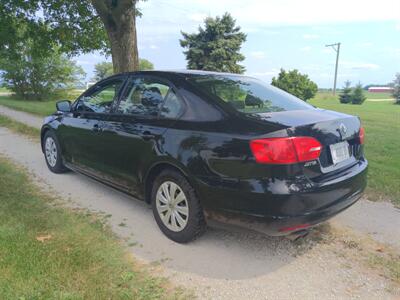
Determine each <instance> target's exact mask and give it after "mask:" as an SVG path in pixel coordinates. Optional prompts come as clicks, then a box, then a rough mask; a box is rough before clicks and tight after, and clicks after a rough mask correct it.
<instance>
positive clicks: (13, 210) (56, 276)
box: [0, 157, 185, 299]
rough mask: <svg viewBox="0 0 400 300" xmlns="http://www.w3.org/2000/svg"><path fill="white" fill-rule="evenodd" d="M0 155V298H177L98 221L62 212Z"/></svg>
mask: <svg viewBox="0 0 400 300" xmlns="http://www.w3.org/2000/svg"><path fill="white" fill-rule="evenodd" d="M54 201H55V199H54V198H52V197H50V196H49V195H47V194H44V193H43V192H41V191H39V190H38V189H37V187H35V186H34V185H33V184H32V183H31V182H30V181H29V177H28V175H27V174H25V172H24V171H23V170H19V169H18V167H16V166H15V165H13V164H11V163H10V162H9V161H7V160H6V159H4V158H2V157H0V299H160V298H163V299H165V298H169V299H175V298H179V299H182V298H184V297H185V296H184V295H183V293H182V291H180V290H175V289H173V288H172V287H171V286H169V284H168V283H167V282H166V279H163V278H157V277H153V276H151V275H150V274H149V272H148V271H146V270H145V269H144V267H143V266H141V265H139V264H137V263H135V262H134V261H133V258H131V257H130V256H129V255H128V253H127V252H126V251H125V249H124V247H123V246H122V245H121V244H120V243H119V242H118V241H117V239H116V238H115V237H114V235H113V234H112V233H111V231H110V230H109V229H107V226H105V225H104V221H102V220H101V219H100V218H99V217H96V216H93V215H91V214H88V213H87V212H80V213H78V212H73V211H71V210H68V209H66V208H60V207H58V206H57V205H56V203H55V202H54Z"/></svg>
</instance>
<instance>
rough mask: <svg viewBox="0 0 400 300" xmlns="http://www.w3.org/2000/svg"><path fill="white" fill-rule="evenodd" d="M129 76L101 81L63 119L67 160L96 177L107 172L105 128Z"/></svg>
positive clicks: (80, 98)
mask: <svg viewBox="0 0 400 300" xmlns="http://www.w3.org/2000/svg"><path fill="white" fill-rule="evenodd" d="M125 80H126V76H123V75H121V76H115V77H112V78H110V79H107V80H104V81H101V82H99V83H97V84H96V85H94V86H93V87H92V88H90V89H89V90H88V91H87V92H85V93H84V94H83V95H82V96H81V97H79V98H78V100H77V101H76V102H75V103H74V106H73V113H72V114H70V115H69V116H66V117H64V118H63V119H62V125H61V127H60V134H61V135H62V138H61V140H62V141H63V146H64V149H65V155H64V156H65V158H66V160H67V162H70V163H72V164H74V165H75V167H77V168H78V169H81V170H82V171H85V172H88V173H91V174H93V175H95V176H97V177H99V176H101V175H102V173H103V172H104V167H105V165H104V159H103V155H104V152H103V150H102V149H103V148H104V147H105V144H106V143H107V141H106V140H104V138H103V136H102V128H103V126H104V123H105V122H106V121H107V120H108V117H109V114H110V112H111V111H112V108H113V105H114V104H115V103H116V101H117V100H118V98H119V96H120V92H121V91H122V87H123V85H124V82H125Z"/></svg>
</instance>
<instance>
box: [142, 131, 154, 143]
mask: <svg viewBox="0 0 400 300" xmlns="http://www.w3.org/2000/svg"><path fill="white" fill-rule="evenodd" d="M141 136H142V139H144V140H145V141H148V140H151V139H154V137H155V135H154V134H151V132H150V131H144V132H143V133H142V135H141Z"/></svg>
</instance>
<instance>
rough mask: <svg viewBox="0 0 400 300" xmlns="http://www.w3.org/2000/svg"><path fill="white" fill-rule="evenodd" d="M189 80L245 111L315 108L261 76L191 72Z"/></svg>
mask: <svg viewBox="0 0 400 300" xmlns="http://www.w3.org/2000/svg"><path fill="white" fill-rule="evenodd" d="M187 80H188V81H189V82H191V83H192V84H194V85H195V86H196V87H197V88H199V89H201V90H202V91H203V92H205V93H207V94H209V95H210V94H211V95H212V96H215V97H217V98H219V99H220V100H223V101H224V102H226V103H228V104H229V105H231V106H232V107H233V108H235V109H236V110H238V111H240V112H243V113H251V114H254V113H269V112H279V111H289V110H304V109H312V108H313V106H311V105H309V104H307V103H306V102H304V101H303V100H300V99H299V98H297V97H295V96H293V95H291V94H288V93H286V92H284V91H282V90H281V89H278V88H276V87H273V86H271V85H268V84H265V83H263V82H262V81H261V80H258V79H255V78H251V77H246V76H238V75H214V74H212V75H210V74H207V75H190V76H188V77H187Z"/></svg>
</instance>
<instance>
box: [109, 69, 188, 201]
mask: <svg viewBox="0 0 400 300" xmlns="http://www.w3.org/2000/svg"><path fill="white" fill-rule="evenodd" d="M181 109H182V102H180V100H179V99H178V96H177V94H176V93H175V91H174V89H173V88H172V86H171V84H170V83H169V82H168V81H166V80H164V79H162V78H158V77H154V76H149V75H134V76H131V77H130V78H129V79H128V82H127V83H126V87H125V88H124V92H123V95H122V96H121V99H120V101H119V103H118V104H116V106H115V107H114V110H113V112H112V114H111V115H110V117H109V119H108V121H107V122H105V124H104V127H103V131H102V136H103V139H104V140H105V141H107V142H106V143H105V147H104V148H103V149H102V150H103V151H104V155H103V156H104V158H105V165H106V168H107V174H106V176H107V179H108V180H110V181H112V182H113V183H114V184H115V185H118V186H121V187H124V188H125V189H126V190H127V191H129V192H130V193H132V194H140V193H141V182H142V181H143V178H144V176H145V172H146V170H147V168H148V166H149V165H151V164H152V163H153V162H155V161H157V159H159V156H162V155H163V144H164V141H163V133H164V132H165V131H166V130H167V129H168V127H169V126H170V125H171V124H172V123H173V122H174V121H175V119H176V117H177V116H178V115H179V113H180V111H181Z"/></svg>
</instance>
